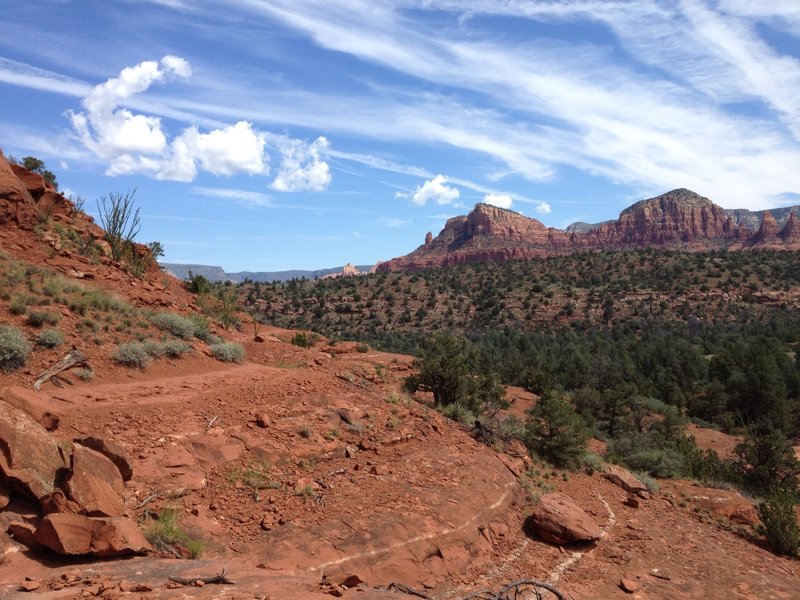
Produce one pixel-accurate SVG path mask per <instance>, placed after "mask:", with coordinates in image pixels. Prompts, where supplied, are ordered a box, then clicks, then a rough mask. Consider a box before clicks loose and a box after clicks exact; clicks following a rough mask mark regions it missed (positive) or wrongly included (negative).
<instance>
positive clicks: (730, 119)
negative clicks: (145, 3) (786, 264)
mask: <svg viewBox="0 0 800 600" xmlns="http://www.w3.org/2000/svg"><path fill="white" fill-rule="evenodd" d="M237 4H238V5H239V7H240V8H242V9H243V10H246V11H250V12H252V13H254V14H259V15H263V16H267V17H269V18H271V19H276V20H279V21H281V22H283V23H285V24H286V25H288V26H290V27H293V28H295V29H297V30H299V31H301V32H303V33H304V34H306V35H308V36H309V37H310V38H311V39H313V40H314V42H315V43H316V44H317V45H319V46H321V47H323V48H325V49H329V50H334V51H338V52H345V53H348V54H351V55H352V56H355V57H357V58H359V59H361V60H364V61H367V62H371V63H375V64H378V65H381V66H383V67H385V68H387V69H391V70H394V71H397V72H401V73H404V74H407V75H410V76H413V77H415V78H418V79H419V80H423V81H428V82H432V83H435V84H437V85H446V86H450V88H451V89H454V90H461V93H462V94H466V93H480V94H483V95H485V96H486V97H490V98H492V100H493V104H494V105H495V106H500V107H506V109H507V111H509V112H508V114H507V115H503V114H498V115H496V116H495V119H494V124H495V125H497V127H496V128H493V129H492V130H489V131H485V133H486V135H481V133H482V132H480V131H476V130H475V129H473V128H470V127H468V126H467V127H465V126H464V123H466V122H467V119H466V118H465V116H466V113H467V112H468V111H467V110H464V111H460V112H459V114H458V120H459V123H460V126H459V127H455V128H451V127H449V123H447V119H446V117H445V118H441V119H433V118H431V117H433V114H432V112H427V113H425V114H424V116H423V117H422V118H421V119H419V120H420V121H423V120H424V121H426V123H425V125H427V127H423V128H417V127H414V128H413V130H414V131H424V132H426V134H427V135H430V136H432V137H434V138H436V139H438V140H439V141H443V142H445V143H448V144H451V145H453V146H456V147H459V148H470V149H472V148H476V149H477V148H480V151H482V152H484V153H486V154H488V155H490V156H493V157H494V158H495V159H497V160H498V161H501V162H504V163H506V164H508V165H509V166H511V167H512V170H514V171H515V172H517V173H519V174H521V175H523V176H525V177H528V178H530V179H532V180H534V181H535V180H543V179H547V178H552V177H554V176H555V170H556V169H557V168H558V166H559V165H570V166H575V167H577V168H579V169H581V170H583V171H585V172H587V173H590V174H594V175H599V176H602V177H605V178H608V179H611V180H613V181H618V182H625V183H628V184H631V185H634V186H638V187H640V188H642V189H646V190H656V189H658V190H663V189H664V188H665V187H666V188H668V187H670V186H675V185H687V186H691V187H694V188H695V189H698V190H700V191H704V190H714V191H715V196H716V197H719V198H720V199H721V200H722V201H724V202H728V203H730V202H731V201H733V202H736V203H739V204H744V205H749V206H751V207H757V206H761V207H763V206H765V205H769V204H770V203H773V202H774V201H775V198H776V197H777V196H778V195H780V194H783V193H785V192H786V191H787V190H791V189H797V188H798V187H800V175H796V174H794V173H792V172H791V170H789V171H787V170H785V168H786V167H787V166H788V165H789V164H791V163H792V162H793V161H797V160H798V159H800V148H798V145H797V127H796V123H797V107H796V103H795V100H794V98H793V96H792V94H791V90H792V89H797V86H796V85H794V83H795V81H796V77H795V70H796V69H795V66H796V63H797V59H796V58H795V57H791V56H786V55H781V54H779V53H778V52H777V51H775V50H773V49H772V48H770V47H769V46H768V45H767V44H766V43H764V42H763V40H761V39H760V38H759V36H758V32H757V30H756V29H755V27H754V26H753V24H752V23H751V22H748V21H743V20H741V19H742V17H741V16H732V15H730V14H725V13H723V12H722V11H720V10H717V9H716V7H715V5H711V4H709V3H707V2H700V1H689V0H686V1H684V2H680V3H677V4H674V5H673V4H667V3H661V2H656V1H655V0H649V1H648V0H639V1H631V2H598V1H588V2H579V1H575V2H570V1H566V0H565V1H563V2H537V3H530V2H508V3H497V2H489V1H487V0H473V1H471V2H470V1H466V2H461V1H459V2H455V1H449V2H448V1H446V0H444V1H436V2H429V1H425V2H422V1H417V2H414V1H400V0H398V1H396V2H387V3H381V4H379V5H375V4H374V3H366V2H360V1H356V0H350V1H348V2H343V3H337V5H336V6H335V7H333V6H331V5H329V4H327V3H324V2H321V1H319V2H318V1H309V2H302V3H295V2H289V1H288V0H276V1H274V2H269V3H265V2H256V1H245V0H240V1H239V2H237ZM410 9H413V10H417V11H419V10H421V11H426V10H439V11H450V12H451V13H453V14H456V15H460V16H461V17H463V18H465V19H466V21H463V22H464V23H465V27H464V29H462V30H455V29H454V30H442V31H437V32H435V33H436V34H437V35H432V34H433V33H434V32H432V31H426V30H425V28H424V27H419V26H418V25H417V24H416V23H415V22H414V20H413V19H412V18H411V17H410V16H409V13H408V11H409V10H410ZM740 12H742V11H740ZM765 12H766V11H765ZM497 14H504V15H506V16H512V17H518V18H526V19H534V20H539V21H553V20H570V21H580V20H585V21H594V22H600V23H602V24H604V25H606V26H607V27H608V28H609V30H610V32H611V33H612V35H613V36H614V37H615V40H616V42H617V43H618V44H619V45H620V46H621V47H623V48H625V49H626V50H627V51H628V52H629V53H630V57H629V60H628V62H627V64H626V63H625V62H624V61H623V62H619V61H616V60H613V59H612V57H611V56H610V52H609V50H608V48H607V45H606V44H602V43H600V44H592V43H590V42H588V41H587V42H583V43H578V44H566V43H559V42H558V41H556V40H553V39H538V40H532V41H527V42H517V43H514V42H510V43H509V42H505V41H503V40H498V39H495V38H489V37H487V36H483V35H481V30H480V28H479V27H475V28H474V29H468V26H469V23H470V19H469V17H471V16H474V15H497ZM786 14H787V13H786V12H784V13H781V15H782V16H784V17H785V15H786ZM736 40H739V47H738V48H737V46H736V43H735V41H736ZM757 64H761V65H762V67H764V66H766V68H762V69H761V72H760V73H759V72H758V70H754V69H752V68H751V67H752V66H753V65H757ZM642 66H645V67H646V68H645V69H642V68H641V67H642ZM795 96H796V95H795ZM746 101H758V102H763V103H765V104H766V105H767V106H768V107H769V108H771V109H772V110H774V111H775V112H776V113H778V114H779V115H780V118H781V120H782V121H783V124H784V126H783V127H781V126H780V125H777V124H776V123H775V122H774V121H770V120H769V119H768V118H762V117H761V116H759V115H756V114H745V113H743V112H742V111H739V110H736V109H730V108H729V107H728V103H730V102H746ZM411 121H412V122H413V121H414V118H413V117H412V118H411ZM384 122H385V121H384ZM520 123H529V124H530V123H540V124H541V123H547V125H546V126H541V125H540V126H538V127H537V128H536V129H538V131H537V132H536V133H537V134H538V135H535V136H532V137H531V138H529V140H528V147H530V146H531V145H540V143H541V146H540V147H541V148H543V149H544V150H543V151H541V152H540V153H539V156H537V157H536V158H537V159H538V160H533V161H531V160H528V161H527V162H524V161H520V160H519V158H520V157H525V156H528V157H530V153H529V152H525V150H524V148H525V145H523V144H521V143H519V142H517V141H516V140H514V142H509V141H507V140H508V138H506V137H504V136H503V135H499V134H500V132H503V133H506V134H507V133H509V132H513V130H514V128H515V127H516V126H519V124H520ZM420 124H421V123H420ZM523 127H525V126H524V125H523ZM527 128H528V129H531V126H530V125H528V126H527ZM512 137H513V136H512ZM531 140H533V141H531ZM521 149H523V150H522V151H520V150H521ZM773 165H774V166H773ZM778 165H780V166H779V167H778ZM764 174H768V176H767V177H764V176H763V175H764ZM772 176H775V177H774V178H773V177H772ZM754 177H756V178H757V179H758V180H759V186H758V187H756V186H754V185H753V183H752V182H753V178H754Z"/></svg>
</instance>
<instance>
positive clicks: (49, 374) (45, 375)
mask: <svg viewBox="0 0 800 600" xmlns="http://www.w3.org/2000/svg"><path fill="white" fill-rule="evenodd" d="M73 367H85V368H87V369H90V370H91V367H90V366H89V363H88V362H87V361H86V357H85V356H83V354H81V351H80V350H77V349H75V348H73V349H72V350H71V351H70V352H69V354H67V355H66V356H65V357H64V358H62V359H61V360H60V361H58V362H57V363H56V364H54V365H53V366H52V367H50V368H49V369H46V370H45V371H42V373H41V374H40V375H39V376H38V377H37V378H36V381H34V382H33V389H35V390H36V391H38V390H39V388H41V387H42V384H44V383H46V382H47V381H49V380H51V379H52V380H53V383H55V384H56V385H60V384H59V383H58V382H59V381H66V379H63V378H62V377H59V374H60V373H63V372H64V371H66V370H68V369H72V368H73ZM68 383H69V382H68Z"/></svg>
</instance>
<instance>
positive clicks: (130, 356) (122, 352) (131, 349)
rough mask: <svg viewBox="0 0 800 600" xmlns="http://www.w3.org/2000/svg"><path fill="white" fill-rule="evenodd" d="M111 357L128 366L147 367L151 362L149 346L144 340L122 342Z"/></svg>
mask: <svg viewBox="0 0 800 600" xmlns="http://www.w3.org/2000/svg"><path fill="white" fill-rule="evenodd" d="M111 359H112V360H113V361H114V362H116V363H119V364H121V365H125V366H126V367H136V368H137V369H145V368H147V365H149V364H150V355H149V354H148V352H147V346H146V345H145V344H144V343H142V342H130V343H127V344H120V345H119V346H117V349H116V351H115V352H114V355H113V356H112V357H111Z"/></svg>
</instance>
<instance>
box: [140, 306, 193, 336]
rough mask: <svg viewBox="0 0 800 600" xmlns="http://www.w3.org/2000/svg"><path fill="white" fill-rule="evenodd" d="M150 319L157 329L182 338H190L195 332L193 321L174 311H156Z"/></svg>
mask: <svg viewBox="0 0 800 600" xmlns="http://www.w3.org/2000/svg"><path fill="white" fill-rule="evenodd" d="M150 320H151V321H152V322H153V324H154V325H155V326H156V327H158V328H159V329H162V330H163V331H167V332H169V333H171V334H172V335H174V336H175V337H179V338H181V339H182V340H190V339H192V338H193V337H194V335H195V333H197V326H196V325H195V323H194V321H192V320H191V319H187V318H186V317H182V316H181V315H176V314H175V313H158V314H157V315H153V316H152V317H151V319H150Z"/></svg>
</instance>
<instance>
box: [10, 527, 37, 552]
mask: <svg viewBox="0 0 800 600" xmlns="http://www.w3.org/2000/svg"><path fill="white" fill-rule="evenodd" d="M6 533H7V534H8V535H10V536H11V537H12V539H13V540H14V541H15V542H17V543H19V544H22V545H23V546H25V547H26V548H28V549H29V550H37V549H39V544H38V543H37V542H36V538H35V536H34V534H35V533H36V528H35V527H34V526H33V525H31V524H30V523H25V522H24V521H12V522H11V523H9V524H8V528H7V529H6Z"/></svg>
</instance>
